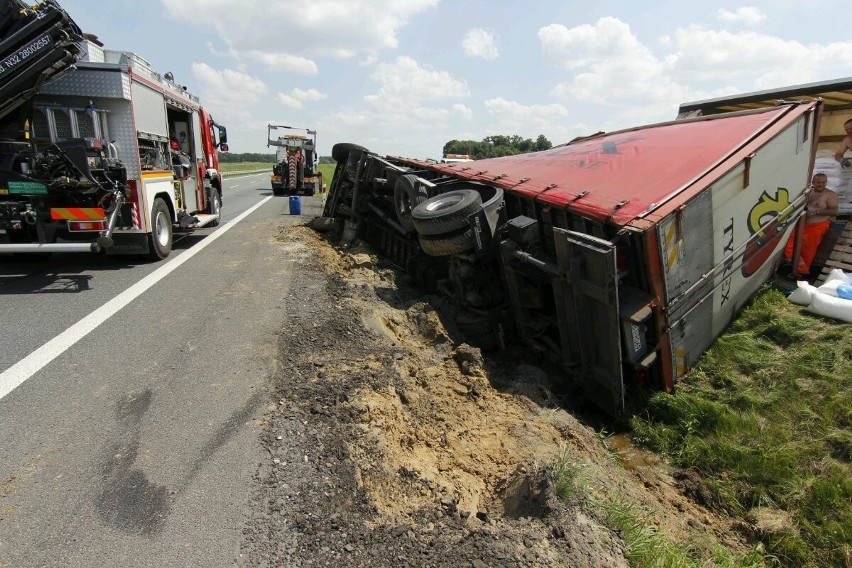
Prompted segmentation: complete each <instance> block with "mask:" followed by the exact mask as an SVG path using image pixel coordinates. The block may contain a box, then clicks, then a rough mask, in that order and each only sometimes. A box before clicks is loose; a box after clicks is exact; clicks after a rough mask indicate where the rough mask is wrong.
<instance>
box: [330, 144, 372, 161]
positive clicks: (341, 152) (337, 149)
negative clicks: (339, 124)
mask: <svg viewBox="0 0 852 568" xmlns="http://www.w3.org/2000/svg"><path fill="white" fill-rule="evenodd" d="M351 150H360V151H362V152H368V151H369V150H367V149H366V148H364V147H363V146H359V145H358V144H350V143H348V142H341V143H340V144H335V145H334V146H332V147H331V157H332V158H334V161H335V162H345V161H346V160H347V158H349V152H350V151H351Z"/></svg>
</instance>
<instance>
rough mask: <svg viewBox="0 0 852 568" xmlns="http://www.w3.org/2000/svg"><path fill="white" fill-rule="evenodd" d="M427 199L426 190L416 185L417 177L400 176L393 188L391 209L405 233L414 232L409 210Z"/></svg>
mask: <svg viewBox="0 0 852 568" xmlns="http://www.w3.org/2000/svg"><path fill="white" fill-rule="evenodd" d="M427 199H429V194H427V193H426V188H425V187H423V186H422V185H419V184H418V183H417V176H415V175H413V174H407V175H404V176H400V177H399V178H398V179H397V180H396V183H395V184H394V186H393V208H394V210H395V211H396V218H397V220H398V221H399V224H400V225H402V228H403V229H405V230H406V231H413V230H414V223H413V222H412V220H411V210H412V209H414V208H415V207H417V206H418V205H420V204H421V203H423V202H424V201H426V200H427Z"/></svg>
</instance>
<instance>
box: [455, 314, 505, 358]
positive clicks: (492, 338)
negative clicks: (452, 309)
mask: <svg viewBox="0 0 852 568" xmlns="http://www.w3.org/2000/svg"><path fill="white" fill-rule="evenodd" d="M455 320H456V326H458V328H459V331H460V332H461V333H462V335H464V337H465V339H466V340H467V341H468V343H472V344H473V345H476V346H477V347H479V348H480V349H484V350H487V351H490V350H493V349H496V348H497V346H498V344H497V336H496V335H495V334H494V326H493V325H492V324H491V322H490V321H489V319H488V318H487V317H485V316H481V315H479V314H477V313H474V312H471V311H469V310H463V311H461V312H459V313H457V314H456V317H455Z"/></svg>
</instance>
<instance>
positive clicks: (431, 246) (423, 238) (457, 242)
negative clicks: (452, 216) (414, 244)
mask: <svg viewBox="0 0 852 568" xmlns="http://www.w3.org/2000/svg"><path fill="white" fill-rule="evenodd" d="M418 240H419V241H420V248H421V249H423V252H425V253H426V254H428V255H429V256H450V255H451V254H459V253H462V252H467V251H469V250H473V248H474V246H475V244H474V240H473V230H471V229H466V230H463V231H461V232H457V233H454V234H449V235H440V236H434V235H420V236H419V238H418Z"/></svg>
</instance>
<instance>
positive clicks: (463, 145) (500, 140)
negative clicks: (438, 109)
mask: <svg viewBox="0 0 852 568" xmlns="http://www.w3.org/2000/svg"><path fill="white" fill-rule="evenodd" d="M552 147H553V144H551V143H550V140H548V139H547V138H546V137H545V136H544V134H539V135H538V138H536V139H535V140H533V139H532V138H522V137H521V136H517V135H512V136H486V137H485V138H483V139H482V140H480V141H476V140H450V141H449V142H447V143H446V144H444V148H443V152H444V154H443V155H444V156H446V155H447V154H467V155H468V156H470V157H471V158H473V159H474V160H480V159H482V158H497V157H499V156H514V155H516V154H527V153H529V152H541V151H542V150H549V149H550V148H552ZM219 161H220V162H222V163H224V164H235V163H243V162H254V163H263V164H274V163H275V154H274V153H272V154H262V153H259V152H243V153H240V154H237V153H234V152H226V153H222V152H220V153H219ZM319 162H320V163H321V164H333V163H334V159H333V158H332V157H331V156H320V158H319Z"/></svg>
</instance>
